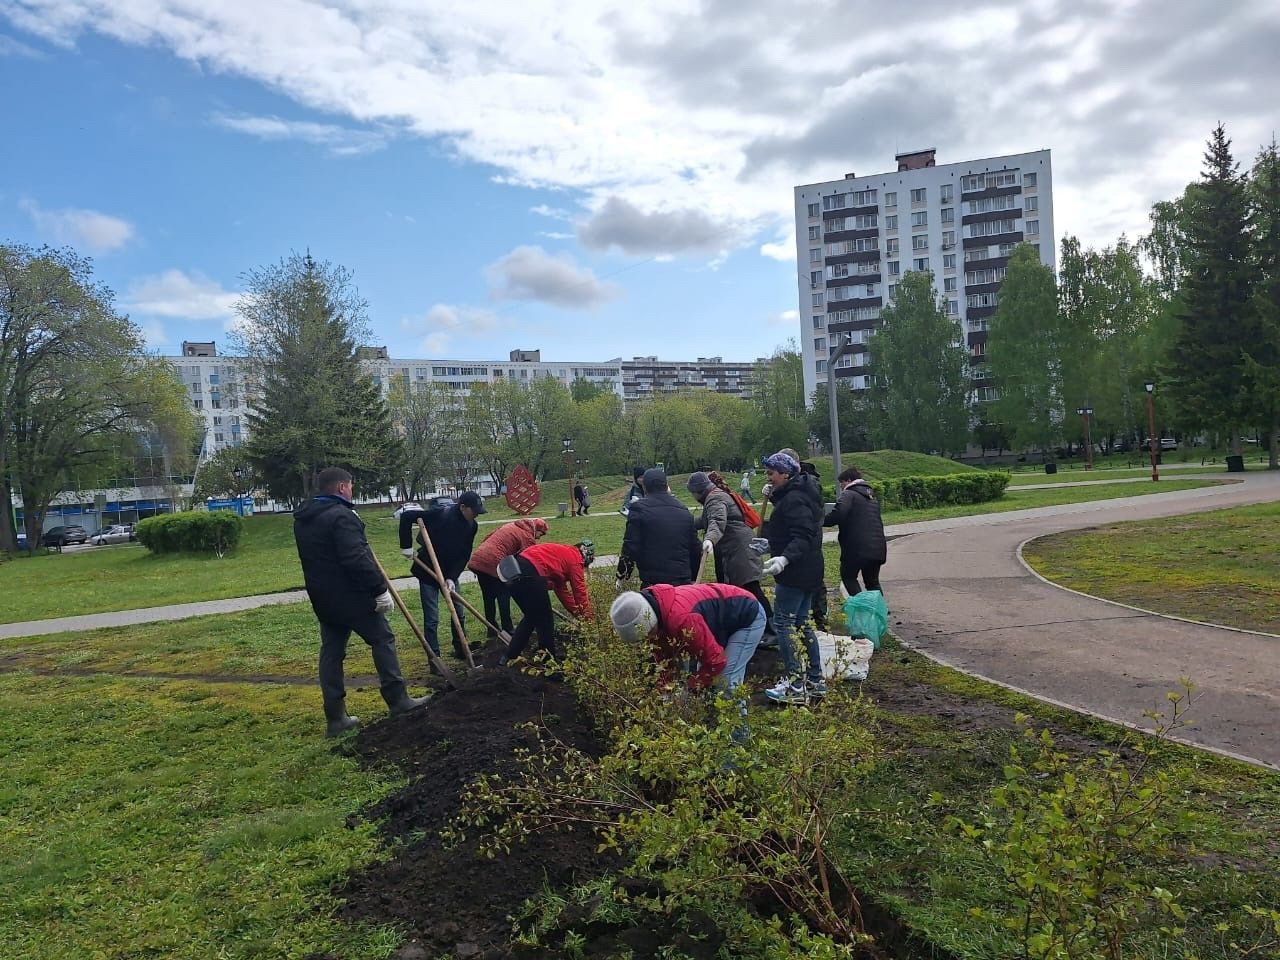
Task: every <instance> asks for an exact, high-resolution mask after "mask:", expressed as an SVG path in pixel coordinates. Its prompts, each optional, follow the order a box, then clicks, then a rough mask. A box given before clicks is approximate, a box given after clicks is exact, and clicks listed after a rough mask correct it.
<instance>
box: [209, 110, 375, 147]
mask: <svg viewBox="0 0 1280 960" xmlns="http://www.w3.org/2000/svg"><path fill="white" fill-rule="evenodd" d="M212 119H213V122H214V123H215V124H217V125H218V126H220V127H224V128H225V129H227V130H234V131H235V132H237V133H246V134H248V135H249V136H251V137H257V138H258V139H259V140H301V141H302V142H303V143H311V144H315V145H316V146H320V147H325V148H326V149H327V150H328V151H329V152H330V153H332V154H336V155H337V156H342V157H346V156H355V155H358V154H362V153H373V152H374V151H376V150H381V149H382V148H383V147H385V146H386V145H387V139H388V138H387V135H386V134H385V133H381V132H379V131H376V130H352V129H350V128H348V127H340V126H337V125H336V124H332V123H314V122H312V121H309V120H284V119H281V118H280V117H256V116H250V115H248V114H226V113H216V114H214V115H213V118H212Z"/></svg>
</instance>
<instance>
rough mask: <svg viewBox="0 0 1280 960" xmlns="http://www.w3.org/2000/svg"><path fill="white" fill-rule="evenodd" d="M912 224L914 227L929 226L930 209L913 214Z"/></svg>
mask: <svg viewBox="0 0 1280 960" xmlns="http://www.w3.org/2000/svg"><path fill="white" fill-rule="evenodd" d="M911 225H912V226H913V227H927V226H928V225H929V211H928V210H921V211H919V212H918V213H913V214H912V215H911Z"/></svg>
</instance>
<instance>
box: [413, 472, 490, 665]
mask: <svg viewBox="0 0 1280 960" xmlns="http://www.w3.org/2000/svg"><path fill="white" fill-rule="evenodd" d="M484 512H485V506H484V500H483V499H482V498H481V497H480V495H479V494H478V493H476V492H475V491H473V490H467V491H466V492H464V493H463V494H462V496H460V497H458V502H457V503H455V504H453V505H452V506H448V507H432V508H431V509H430V510H404V511H402V512H401V513H400V552H401V553H402V554H404V555H405V556H406V557H412V556H413V533H414V530H415V529H416V528H417V525H418V521H419V520H421V521H422V522H423V523H425V524H426V527H427V536H429V537H430V538H431V545H432V546H433V547H434V548H435V552H436V559H438V560H439V561H440V572H441V573H442V574H443V575H444V579H445V586H446V587H447V588H448V590H449V592H450V593H457V592H458V577H460V576H462V571H463V570H465V569H466V567H467V561H468V560H470V559H471V548H472V546H473V545H474V544H475V540H476V530H477V529H478V527H477V526H476V517H478V516H479V515H480V514H482V513H484ZM418 542H419V543H420V544H421V543H422V535H421V534H419V535H418ZM418 559H419V560H421V561H422V562H423V563H424V564H425V565H426V570H424V569H423V568H422V567H420V566H418V565H417V564H416V563H415V564H413V575H414V576H415V577H417V578H418V595H419V596H420V597H421V599H422V620H423V633H424V634H425V635H426V638H427V644H428V645H429V646H430V647H431V649H432V650H433V651H435V652H436V653H437V654H439V653H440V641H439V640H438V639H437V638H436V631H437V629H438V628H439V626H440V584H439V583H437V582H436V578H435V577H434V576H432V575H431V574H430V573H428V572H427V571H429V570H431V569H432V566H431V556H430V555H429V554H428V553H427V548H426V544H422V549H420V550H419V551H418ZM455 609H456V611H457V614H458V622H459V623H461V624H463V629H465V628H466V622H465V621H464V620H463V615H462V608H461V607H460V606H455ZM452 633H453V652H454V653H455V654H457V655H458V656H459V657H462V656H464V655H465V654H464V651H463V649H462V638H461V637H459V636H458V631H457V628H456V627H455V628H453V631H452ZM433 669H434V668H433Z"/></svg>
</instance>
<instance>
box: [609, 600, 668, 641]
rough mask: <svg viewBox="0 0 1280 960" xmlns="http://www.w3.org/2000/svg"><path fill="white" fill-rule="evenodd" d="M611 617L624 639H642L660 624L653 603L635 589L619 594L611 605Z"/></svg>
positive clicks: (619, 634)
mask: <svg viewBox="0 0 1280 960" xmlns="http://www.w3.org/2000/svg"><path fill="white" fill-rule="evenodd" d="M609 619H610V620H612V621H613V628H614V629H615V630H617V631H618V636H620V637H621V638H622V639H623V640H642V639H644V638H645V637H647V636H648V635H649V633H650V631H652V630H653V628H654V627H656V626H657V625H658V614H657V613H656V612H655V611H654V609H653V605H652V604H651V603H649V601H648V600H646V599H645V598H644V597H642V596H641V595H640V594H638V593H636V592H635V591H634V590H628V591H627V592H626V593H621V594H618V599H616V600H614V601H613V605H612V606H611V607H609Z"/></svg>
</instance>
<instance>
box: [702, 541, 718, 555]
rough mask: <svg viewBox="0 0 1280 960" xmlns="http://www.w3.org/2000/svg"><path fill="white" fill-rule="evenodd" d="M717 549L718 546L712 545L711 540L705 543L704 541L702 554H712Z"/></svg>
mask: <svg viewBox="0 0 1280 960" xmlns="http://www.w3.org/2000/svg"><path fill="white" fill-rule="evenodd" d="M715 548H716V545H715V544H714V543H712V542H711V541H710V540H703V541H702V552H703V553H710V552H711V551H712V550H714V549H715Z"/></svg>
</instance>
